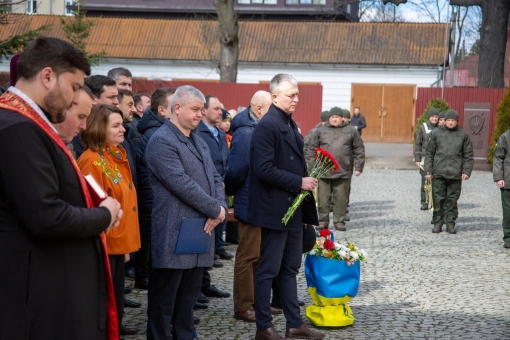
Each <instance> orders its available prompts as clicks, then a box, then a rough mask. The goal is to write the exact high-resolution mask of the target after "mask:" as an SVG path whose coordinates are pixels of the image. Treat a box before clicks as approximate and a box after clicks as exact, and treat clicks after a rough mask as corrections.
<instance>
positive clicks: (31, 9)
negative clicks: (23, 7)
mask: <svg viewBox="0 0 510 340" xmlns="http://www.w3.org/2000/svg"><path fill="white" fill-rule="evenodd" d="M26 4H27V14H37V1H35V0H34V1H27V2H26Z"/></svg>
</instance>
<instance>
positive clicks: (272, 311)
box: [271, 307, 283, 315]
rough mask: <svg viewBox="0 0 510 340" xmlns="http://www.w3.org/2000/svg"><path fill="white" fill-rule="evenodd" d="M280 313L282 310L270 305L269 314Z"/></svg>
mask: <svg viewBox="0 0 510 340" xmlns="http://www.w3.org/2000/svg"><path fill="white" fill-rule="evenodd" d="M282 313H283V310H282V309H281V308H276V307H271V314H272V315H276V314H282Z"/></svg>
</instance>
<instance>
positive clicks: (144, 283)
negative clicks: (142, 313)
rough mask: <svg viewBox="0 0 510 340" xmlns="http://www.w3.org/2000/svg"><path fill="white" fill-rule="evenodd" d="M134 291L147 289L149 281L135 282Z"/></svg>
mask: <svg viewBox="0 0 510 340" xmlns="http://www.w3.org/2000/svg"><path fill="white" fill-rule="evenodd" d="M135 288H136V289H149V279H141V280H135Z"/></svg>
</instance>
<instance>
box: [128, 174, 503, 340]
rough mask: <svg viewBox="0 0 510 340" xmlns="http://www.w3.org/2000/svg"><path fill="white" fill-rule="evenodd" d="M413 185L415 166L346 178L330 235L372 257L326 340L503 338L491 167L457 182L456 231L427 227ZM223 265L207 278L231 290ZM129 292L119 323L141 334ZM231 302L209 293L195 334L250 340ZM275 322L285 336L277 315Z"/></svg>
mask: <svg viewBox="0 0 510 340" xmlns="http://www.w3.org/2000/svg"><path fill="white" fill-rule="evenodd" d="M419 183H420V177H419V173H418V171H409V170H408V171H405V170H375V169H368V170H366V171H365V172H364V173H363V174H362V175H361V176H360V177H359V178H353V183H352V194H351V202H352V203H351V206H350V217H351V222H349V223H348V224H347V228H348V230H347V232H343V233H340V232H335V236H336V237H337V238H343V237H347V238H348V239H349V241H352V242H354V243H356V244H357V245H358V246H360V247H361V248H363V249H365V250H366V251H367V252H368V254H369V261H368V262H366V263H364V264H362V269H361V283H360V289H359V293H358V296H357V297H356V298H354V300H353V301H351V303H350V306H351V307H352V311H353V314H354V315H355V317H356V322H355V323H354V325H352V326H350V327H346V328H336V329H324V330H323V331H324V332H325V333H326V334H327V336H326V339H397V338H399V339H400V338H401V339H510V313H509V310H508V308H509V306H510V303H509V302H510V301H509V300H510V299H509V297H508V295H509V294H508V293H505V292H507V291H508V289H509V288H510V282H509V281H510V275H509V274H510V270H509V262H510V261H509V253H508V250H505V249H504V248H503V247H502V245H503V242H502V239H501V237H502V231H501V226H500V223H501V207H500V199H499V191H498V190H497V189H496V186H495V185H494V183H493V182H492V174H491V173H490V172H474V173H473V174H472V178H471V179H470V180H468V181H464V182H463V188H462V196H461V198H460V201H459V216H460V217H459V219H458V224H457V227H458V230H459V231H458V233H457V235H450V234H447V233H445V232H442V233H440V234H432V233H431V229H432V226H431V225H430V219H431V212H427V211H420V210H419V207H420V201H419ZM227 249H228V251H230V252H235V250H236V248H235V247H234V246H229V247H227ZM223 263H224V264H225V267H224V268H220V269H214V270H212V271H211V276H212V281H213V284H214V285H216V286H217V287H218V288H220V289H224V290H227V291H230V292H232V275H233V261H223ZM298 283H299V287H298V294H299V297H300V298H302V299H304V300H305V302H306V304H307V305H308V304H310V302H311V299H310V297H309V296H308V293H307V291H306V281H305V278H304V274H303V272H301V273H300V274H299V281H298ZM128 297H129V298H132V299H135V300H139V301H141V302H142V303H143V306H142V308H138V309H126V316H125V319H124V320H125V322H124V323H125V324H126V325H128V326H137V327H138V328H139V329H142V330H143V334H145V333H144V332H145V324H146V314H145V311H146V307H147V303H146V301H147V299H146V297H147V292H146V291H139V290H134V292H133V293H132V294H129V295H128ZM232 306H233V303H232V298H227V299H212V300H211V303H210V304H209V308H208V309H207V310H205V311H197V312H196V316H198V317H199V318H200V319H201V323H200V324H199V325H198V327H197V331H198V334H199V337H200V338H201V339H203V340H204V339H205V340H213V339H253V338H254V334H255V325H254V324H248V323H244V322H241V321H237V320H234V319H233V317H232V315H233V311H232ZM302 315H304V308H303V309H302ZM305 322H307V323H309V321H307V320H306V321H305ZM274 323H275V327H276V328H277V329H278V330H279V331H280V332H281V333H282V334H283V333H284V332H285V319H284V317H283V316H282V315H280V316H276V318H275V320H274ZM126 338H127V339H145V335H138V336H132V337H126Z"/></svg>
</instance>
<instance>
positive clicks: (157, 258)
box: [145, 120, 227, 269]
mask: <svg viewBox="0 0 510 340" xmlns="http://www.w3.org/2000/svg"><path fill="white" fill-rule="evenodd" d="M190 136H191V138H193V142H194V144H195V145H196V148H195V146H194V145H193V143H191V141H190V140H189V139H188V137H186V136H185V135H184V134H183V133H182V132H181V131H180V130H179V129H178V128H177V127H176V126H175V125H174V124H173V123H172V122H170V121H169V120H165V123H164V124H163V125H162V126H161V127H160V128H159V129H158V131H156V132H155V133H154V134H153V135H152V137H151V139H150V140H149V143H148V144H147V150H146V154H145V159H146V163H147V169H148V172H149V178H150V182H151V187H152V191H153V194H154V205H153V208H152V238H151V252H152V266H153V267H154V268H172V269H188V268H193V267H211V266H212V265H213V261H214V240H213V241H212V242H211V246H210V248H209V252H208V253H207V254H200V255H198V254H192V255H175V254H174V250H175V244H176V242H177V236H178V234H179V225H180V222H181V219H182V218H183V217H188V216H206V217H210V218H216V217H218V215H219V214H220V207H221V206H223V207H224V208H225V209H227V205H226V203H225V191H224V189H223V183H222V181H221V177H220V175H218V173H217V172H216V169H215V168H214V164H213V161H212V159H211V153H210V152H209V147H208V146H207V144H206V143H205V141H204V140H203V139H202V138H200V137H199V136H197V135H196V134H195V133H194V132H192V133H191V135H190Z"/></svg>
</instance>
